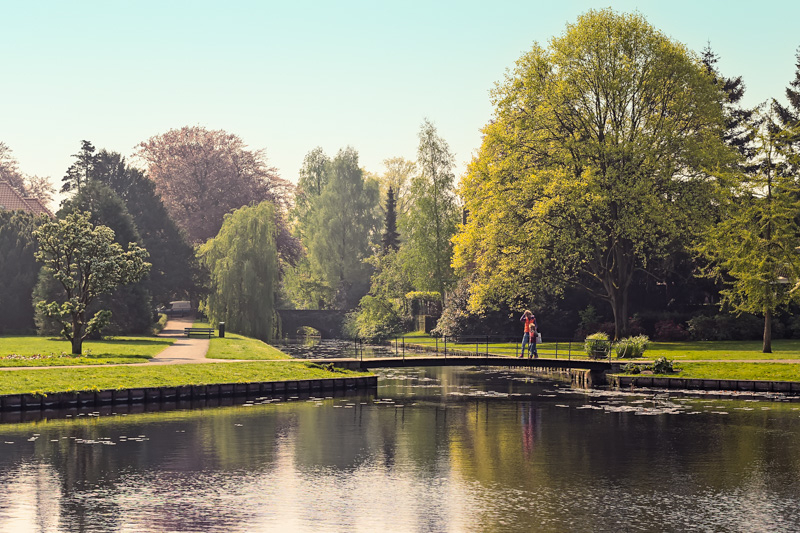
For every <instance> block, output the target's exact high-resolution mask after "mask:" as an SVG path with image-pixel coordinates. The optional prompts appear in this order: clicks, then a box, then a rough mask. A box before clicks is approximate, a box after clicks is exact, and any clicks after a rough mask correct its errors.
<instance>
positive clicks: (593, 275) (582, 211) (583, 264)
mask: <svg viewBox="0 0 800 533" xmlns="http://www.w3.org/2000/svg"><path fill="white" fill-rule="evenodd" d="M723 98H724V95H723V92H722V91H721V90H720V88H719V87H718V86H717V85H715V84H714V83H713V82H712V78H711V76H710V74H709V73H708V71H707V69H705V68H704V67H703V65H702V64H701V62H700V61H699V59H698V58H696V57H694V56H693V55H692V54H691V53H689V52H688V51H687V50H686V49H685V48H684V47H683V46H682V45H680V44H678V43H676V42H674V41H671V40H670V39H668V38H667V37H665V36H664V35H663V34H661V33H660V32H658V31H657V30H655V29H654V28H652V27H651V26H650V25H649V24H648V23H647V22H646V21H645V20H644V19H643V18H642V17H641V16H639V15H623V14H617V13H615V12H614V11H612V10H610V9H608V10H603V11H589V12H588V13H586V14H585V15H583V16H581V17H580V18H579V19H578V21H577V23H575V24H571V25H568V26H567V30H566V32H565V33H564V34H563V35H561V36H559V37H556V38H554V39H552V40H551V41H550V44H549V46H548V47H547V48H543V47H541V46H539V45H534V47H533V49H532V50H531V51H530V52H528V53H526V54H524V55H523V56H522V57H521V58H520V59H519V61H518V62H517V65H516V68H515V69H514V70H513V71H512V72H510V73H509V74H508V75H507V78H506V79H505V81H504V82H503V83H500V84H499V85H498V87H497V89H496V90H495V91H494V93H493V99H494V105H495V114H494V118H493V120H492V121H491V122H490V123H489V124H488V125H487V126H486V127H485V128H484V130H483V131H484V135H485V137H484V141H483V144H482V146H481V149H480V153H479V154H478V156H477V157H476V158H475V159H474V160H473V161H472V163H471V164H470V166H469V169H468V173H467V176H466V177H465V179H464V181H463V184H462V188H461V193H462V195H463V198H464V200H465V203H466V208H467V210H468V213H469V219H468V222H467V224H466V226H465V227H464V228H463V231H462V232H461V233H460V234H459V235H458V236H457V237H456V241H455V242H456V249H455V260H454V262H455V265H456V266H457V267H458V268H459V270H460V271H461V272H462V273H465V272H470V273H472V274H473V275H474V276H475V279H476V283H475V285H473V288H472V296H471V298H470V302H471V305H472V306H474V307H478V308H480V307H491V306H492V302H497V301H502V300H505V301H509V300H518V301H525V302H530V301H531V300H534V299H540V298H541V297H542V296H544V295H545V294H559V293H560V291H562V290H563V288H564V287H566V286H569V285H575V286H579V287H582V288H583V289H585V290H587V291H590V292H591V293H592V294H594V295H596V296H598V297H600V298H603V299H605V300H606V301H608V302H609V303H610V304H611V307H612V310H613V312H614V318H615V326H616V331H617V335H618V336H619V335H622V334H624V333H625V332H626V329H627V319H628V316H629V310H628V291H629V288H630V284H631V281H632V279H633V274H634V273H635V272H636V271H637V270H646V269H647V268H648V265H649V263H650V261H651V260H652V259H653V258H656V257H660V256H663V255H665V254H668V253H669V252H670V251H671V250H673V249H674V248H675V247H676V245H677V244H678V243H685V242H686V241H688V240H689V238H690V237H691V236H692V234H693V231H694V230H696V229H699V228H702V227H703V225H704V220H706V215H705V214H706V212H707V210H708V206H709V204H710V202H709V201H708V198H709V196H710V195H712V194H713V191H714V186H715V184H716V179H715V178H714V177H712V176H714V175H715V174H718V172H719V169H720V168H721V167H722V166H724V165H727V164H729V163H730V161H731V160H732V156H731V152H730V150H728V149H727V148H726V146H725V145H724V143H723V142H722V138H723V128H724V119H723V114H722V101H723Z"/></svg>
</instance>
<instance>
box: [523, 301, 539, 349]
mask: <svg viewBox="0 0 800 533" xmlns="http://www.w3.org/2000/svg"><path fill="white" fill-rule="evenodd" d="M519 321H520V322H524V323H525V324H524V333H523V335H522V350H521V351H520V354H519V357H520V358H521V357H523V356H524V355H525V347H526V346H527V348H528V358H529V359H530V358H532V357H534V358H538V357H539V351H538V350H537V349H536V317H535V316H534V315H533V313H531V312H530V310H528V309H526V310H525V312H524V313H522V316H521V317H520V319H519Z"/></svg>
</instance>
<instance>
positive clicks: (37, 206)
mask: <svg viewBox="0 0 800 533" xmlns="http://www.w3.org/2000/svg"><path fill="white" fill-rule="evenodd" d="M24 200H25V201H26V202H28V205H29V206H31V210H32V211H31V212H32V213H33V214H34V215H47V216H49V217H50V218H55V215H53V213H52V212H51V211H50V210H49V209H47V206H46V205H44V202H42V201H41V200H40V199H38V198H24Z"/></svg>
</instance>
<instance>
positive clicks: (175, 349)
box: [144, 317, 227, 365]
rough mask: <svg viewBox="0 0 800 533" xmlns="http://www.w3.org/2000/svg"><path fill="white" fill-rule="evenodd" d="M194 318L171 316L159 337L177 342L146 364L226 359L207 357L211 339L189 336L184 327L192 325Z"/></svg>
mask: <svg viewBox="0 0 800 533" xmlns="http://www.w3.org/2000/svg"><path fill="white" fill-rule="evenodd" d="M192 323H194V318H192V317H187V318H183V317H181V318H170V319H169V320H167V324H166V325H165V326H164V329H163V331H161V333H159V334H158V336H159V337H169V338H174V339H175V342H174V343H172V345H171V346H168V347H167V348H165V349H164V350H162V351H161V352H159V353H158V354H157V355H156V356H155V357H153V358H152V359H150V361H148V362H147V363H144V364H145V365H182V364H187V363H219V362H223V361H224V362H227V361H226V360H225V359H206V353H208V345H209V344H210V341H211V339H198V338H194V337H187V336H186V335H185V334H184V332H183V330H184V328H190V327H192Z"/></svg>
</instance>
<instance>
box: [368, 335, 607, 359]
mask: <svg viewBox="0 0 800 533" xmlns="http://www.w3.org/2000/svg"><path fill="white" fill-rule="evenodd" d="M365 344H372V343H369V342H365V341H364V340H363V339H355V340H353V346H354V351H355V355H356V358H359V357H360V358H361V359H362V360H363V359H364V345H365ZM386 345H388V346H389V347H390V348H394V353H395V356H397V357H402V358H403V359H405V356H406V351H409V352H414V353H419V352H432V353H434V354H436V355H441V356H443V357H444V358H447V357H448V355H449V356H451V357H453V356H456V355H457V356H459V357H465V356H466V357H492V356H506V357H520V356H522V357H523V358H527V357H528V354H522V353H521V347H522V340H521V339H520V337H513V338H511V337H509V336H501V335H459V336H455V337H454V336H443V337H418V336H409V335H401V336H398V337H394V338H392V339H390V340H388V341H386V342H385V343H384V346H386ZM526 348H527V347H526ZM536 351H537V353H538V357H539V358H548V359H549V358H552V359H567V360H571V359H572V358H579V359H587V358H589V359H595V360H606V359H608V360H610V359H611V351H612V350H609V352H608V354H607V355H606V356H605V357H589V356H587V355H586V352H585V350H584V342H583V341H576V340H573V339H567V338H547V337H545V338H544V339H543V342H542V343H541V344H537V345H536Z"/></svg>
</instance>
